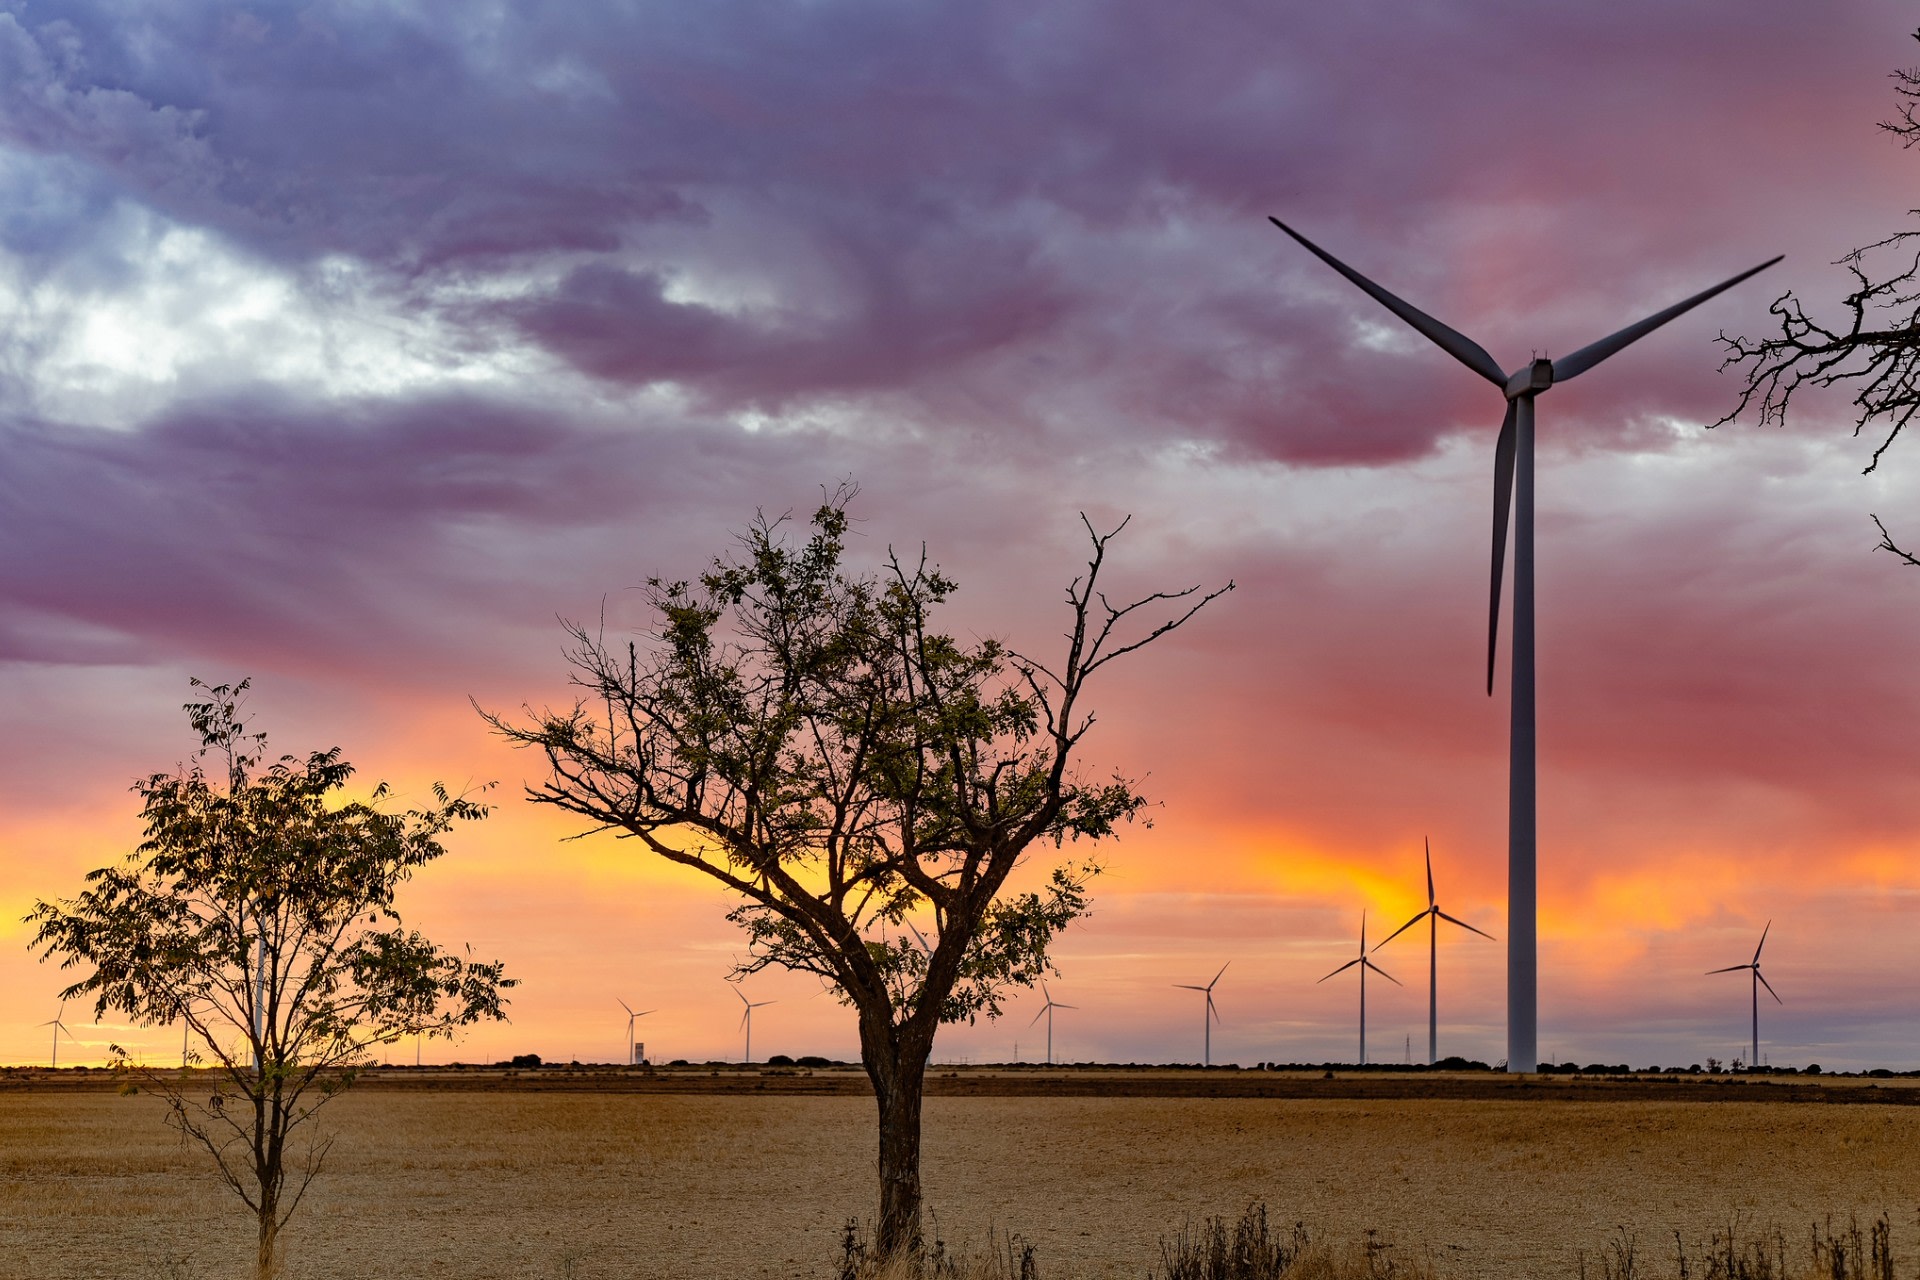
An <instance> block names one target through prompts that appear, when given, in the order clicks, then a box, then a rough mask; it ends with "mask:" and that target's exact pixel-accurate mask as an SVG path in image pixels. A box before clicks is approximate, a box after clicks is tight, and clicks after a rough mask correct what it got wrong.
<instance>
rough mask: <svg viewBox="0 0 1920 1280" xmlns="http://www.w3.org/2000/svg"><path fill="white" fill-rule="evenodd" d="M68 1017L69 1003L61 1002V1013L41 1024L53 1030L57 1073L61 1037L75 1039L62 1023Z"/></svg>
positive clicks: (56, 1069)
mask: <svg viewBox="0 0 1920 1280" xmlns="http://www.w3.org/2000/svg"><path fill="white" fill-rule="evenodd" d="M66 1016H67V1002H66V1001H65V1000H62V1001H61V1002H60V1012H58V1013H56V1014H54V1015H53V1017H51V1018H49V1019H48V1020H47V1021H45V1022H43V1023H41V1024H40V1025H41V1026H43V1027H52V1028H53V1063H52V1068H53V1070H55V1071H58V1070H59V1069H60V1037H61V1036H62V1035H64V1036H66V1038H67V1039H69V1040H72V1039H74V1038H75V1037H74V1034H73V1032H71V1031H68V1030H67V1024H66V1023H64V1022H62V1021H60V1019H62V1018H64V1017H66Z"/></svg>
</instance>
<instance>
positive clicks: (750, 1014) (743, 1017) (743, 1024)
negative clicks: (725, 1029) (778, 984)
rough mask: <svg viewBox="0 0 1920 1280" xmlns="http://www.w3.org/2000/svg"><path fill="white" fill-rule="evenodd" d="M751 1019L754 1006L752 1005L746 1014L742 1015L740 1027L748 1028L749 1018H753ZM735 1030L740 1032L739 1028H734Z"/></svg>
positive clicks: (748, 1007)
mask: <svg viewBox="0 0 1920 1280" xmlns="http://www.w3.org/2000/svg"><path fill="white" fill-rule="evenodd" d="M751 1017H753V1006H752V1005H748V1006H747V1008H746V1012H744V1013H742V1014H741V1015H740V1026H742V1027H744V1026H746V1025H747V1020H748V1019H749V1018H751ZM734 1029H735V1030H736V1031H737V1030H739V1028H738V1027H736V1028H734Z"/></svg>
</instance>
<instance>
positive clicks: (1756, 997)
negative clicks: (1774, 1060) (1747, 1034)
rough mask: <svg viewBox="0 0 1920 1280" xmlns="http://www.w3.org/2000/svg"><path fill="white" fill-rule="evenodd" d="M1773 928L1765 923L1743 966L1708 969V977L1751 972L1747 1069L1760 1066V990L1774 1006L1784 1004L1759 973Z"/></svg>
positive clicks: (1771, 924) (1735, 965)
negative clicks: (1750, 1038)
mask: <svg viewBox="0 0 1920 1280" xmlns="http://www.w3.org/2000/svg"><path fill="white" fill-rule="evenodd" d="M1771 928H1773V921H1771V920H1769V921H1767V927H1766V929H1762V930H1761V931H1760V946H1758V947H1755V948H1754V949H1753V959H1751V960H1749V961H1747V963H1745V964H1730V965H1728V966H1727V967H1726V968H1724V969H1709V970H1707V973H1708V974H1709V975H1712V974H1716V973H1738V972H1740V971H1741V970H1742V969H1751V970H1753V1056H1752V1057H1750V1058H1748V1059H1747V1065H1748V1066H1749V1067H1757V1066H1759V1065H1760V988H1762V987H1765V988H1766V989H1767V994H1768V995H1770V996H1772V997H1773V1002H1774V1003H1775V1004H1785V1003H1786V1001H1784V1000H1782V999H1781V998H1780V993H1779V992H1777V991H1775V990H1774V989H1773V984H1772V983H1771V982H1768V981H1767V977H1766V975H1765V974H1763V973H1761V972H1760V949H1761V947H1765V946H1766V945H1767V930H1768V929H1771Z"/></svg>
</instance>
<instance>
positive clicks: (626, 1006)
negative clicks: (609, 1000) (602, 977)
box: [614, 996, 633, 1014]
mask: <svg viewBox="0 0 1920 1280" xmlns="http://www.w3.org/2000/svg"><path fill="white" fill-rule="evenodd" d="M614 999H615V1000H617V1001H619V1004H620V1007H621V1008H622V1009H625V1010H626V1011H627V1012H628V1013H629V1014H631V1013H632V1012H633V1006H632V1005H630V1004H628V1003H627V1002H626V1001H625V1000H621V999H620V997H619V996H615V997H614Z"/></svg>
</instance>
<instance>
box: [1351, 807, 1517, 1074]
mask: <svg viewBox="0 0 1920 1280" xmlns="http://www.w3.org/2000/svg"><path fill="white" fill-rule="evenodd" d="M1426 846H1427V909H1426V910H1425V911H1422V912H1421V913H1420V914H1419V915H1417V916H1415V917H1414V918H1413V919H1411V920H1409V921H1407V922H1406V923H1405V924H1403V925H1401V926H1400V927H1399V928H1398V929H1395V930H1394V931H1393V932H1392V933H1390V934H1388V935H1387V936H1386V937H1385V938H1383V939H1381V940H1380V942H1378V943H1377V944H1375V946H1374V948H1373V949H1374V950H1375V951H1378V950H1379V949H1380V948H1381V947H1384V946H1386V945H1387V943H1389V942H1392V941H1393V940H1394V939H1395V938H1397V937H1399V936H1400V935H1401V934H1403V933H1405V932H1406V931H1407V930H1409V929H1411V928H1413V926H1415V925H1416V924H1419V923H1420V922H1421V921H1422V920H1425V921H1426V922H1427V1065H1428V1066H1432V1065H1433V1064H1434V1063H1436V1062H1438V1061H1440V922H1441V921H1442V920H1445V921H1446V922H1447V923H1448V924H1457V925H1459V926H1460V927H1461V928H1462V929H1470V930H1472V931H1473V932H1474V933H1477V934H1479V935H1480V936H1481V937H1483V938H1485V939H1487V941H1489V942H1491V941H1493V935H1492V934H1490V933H1488V932H1487V931H1486V930H1484V929H1474V927H1473V926H1472V925H1470V924H1468V923H1467V922H1466V921H1465V920H1455V919H1454V918H1453V917H1452V916H1450V915H1448V914H1447V913H1446V912H1444V911H1442V910H1441V909H1440V906H1439V904H1438V903H1437V902H1436V901H1435V900H1434V896H1433V842H1432V841H1431V840H1428V841H1427V842H1426Z"/></svg>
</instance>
